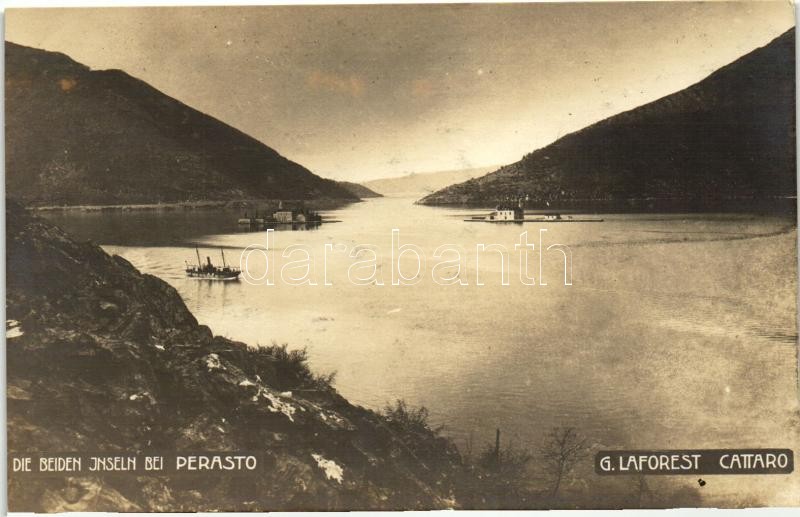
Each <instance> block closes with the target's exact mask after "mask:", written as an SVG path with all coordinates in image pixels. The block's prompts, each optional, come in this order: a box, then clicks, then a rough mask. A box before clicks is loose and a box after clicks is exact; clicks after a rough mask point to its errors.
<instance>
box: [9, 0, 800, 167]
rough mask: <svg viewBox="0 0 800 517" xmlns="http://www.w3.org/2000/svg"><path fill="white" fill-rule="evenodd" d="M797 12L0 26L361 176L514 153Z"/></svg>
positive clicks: (726, 8)
mask: <svg viewBox="0 0 800 517" xmlns="http://www.w3.org/2000/svg"><path fill="white" fill-rule="evenodd" d="M793 25H794V14H793V11H792V7H791V5H790V3H789V2H787V1H783V2H756V3H716V2H715V3H705V4H698V3H677V2H669V3H666V2H665V3H636V4H633V3H626V4H624V3H614V4H502V5H486V4H483V5H438V6H431V5H427V6H414V5H404V6H396V5H395V6H348V7H338V6H324V7H319V6H294V7H276V6H272V7H236V8H231V7H225V8H189V7H182V8H181V7H179V8H133V9H130V8H127V9H122V8H107V9H61V10H50V9H47V10H43V9H30V10H19V9H17V10H11V11H7V12H6V39H8V40H9V41H14V42H16V43H21V44H24V45H30V46H33V47H39V48H44V49H47V50H56V51H60V52H64V53H66V54H68V55H69V56H71V57H72V58H74V59H75V60H77V61H80V62H82V63H84V64H86V65H89V66H90V67H92V68H96V69H102V68H120V69H122V70H125V71H126V72H128V73H129V74H131V75H133V76H135V77H138V78H140V79H143V80H145V81H147V82H148V83H150V84H151V85H153V86H155V87H156V88H158V89H160V90H161V91H163V92H165V93H166V94H168V95H171V96H173V97H176V98H178V99H180V100H181V101H183V102H185V103H187V104H189V105H190V106H192V107H194V108H197V109H199V110H201V111H203V112H206V113H209V114H211V115H213V116H215V117H217V118H219V119H221V120H223V121H225V122H227V123H229V124H231V125H233V126H235V127H237V128H239V129H241V130H243V131H245V132H246V133H249V134H250V135H252V136H254V137H255V138H258V139H260V140H262V141H263V142H264V143H266V144H267V145H269V146H271V147H273V148H275V149H276V150H278V151H279V152H280V153H281V154H283V155H284V156H287V157H289V158H290V159H293V160H295V161H297V162H299V163H301V164H303V165H305V166H307V167H309V168H310V169H311V170H313V171H314V172H316V173H318V174H321V175H323V176H328V177H334V178H337V179H352V180H364V179H370V178H375V177H381V176H392V175H400V174H404V173H407V172H412V171H414V172H424V171H434V170H447V169H458V168H468V167H478V166H484V165H494V164H504V163H511V162H514V161H516V160H518V159H519V158H520V157H521V156H522V155H523V154H525V153H527V152H529V151H532V150H534V149H536V148H538V147H541V146H543V145H545V144H547V143H549V142H551V141H553V140H555V139H556V138H558V137H559V136H562V135H564V134H565V133H568V132H571V131H574V130H576V129H579V128H581V127H583V126H586V125H588V124H590V123H592V122H595V121H597V120H599V119H602V118H605V117H607V116H609V115H612V114H614V113H618V112H620V111H624V110H627V109H630V108H633V107H635V106H638V105H640V104H643V103H645V102H647V101H650V100H654V99H656V98H658V97H661V96H663V95H665V94H668V93H672V92H674V91H677V90H679V89H681V88H683V87H685V86H688V85H689V84H692V83H694V82H697V81H698V80H700V79H702V78H703V77H704V76H706V75H708V74H709V73H710V72H712V71H713V70H715V69H716V68H719V67H720V66H722V65H725V64H727V63H728V62H730V61H733V60H734V59H736V58H737V57H739V56H741V55H743V54H745V53H747V52H749V51H750V50H753V49H754V48H756V47H759V46H762V45H764V44H766V43H768V42H769V41H770V40H772V39H773V38H775V37H776V36H778V35H779V34H781V33H783V32H784V31H786V30H787V29H788V28H789V27H791V26H793Z"/></svg>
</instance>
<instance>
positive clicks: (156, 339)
mask: <svg viewBox="0 0 800 517" xmlns="http://www.w3.org/2000/svg"><path fill="white" fill-rule="evenodd" d="M6 217H7V246H8V249H7V268H8V269H7V271H8V276H7V279H8V290H7V319H8V321H7V336H8V347H7V361H8V447H9V452H10V453H12V454H14V453H17V454H19V453H24V452H42V451H47V452H75V451H78V452H103V453H107V454H113V453H121V452H126V453H141V452H143V451H150V450H161V451H220V452H222V451H244V450H247V451H252V452H254V453H258V454H259V455H260V457H262V458H264V461H265V462H266V463H267V465H266V468H265V469H264V470H263V471H261V473H260V475H259V476H253V475H244V474H238V475H237V474H231V473H224V474H214V475H208V476H194V477H191V478H181V477H177V476H174V477H170V476H132V475H129V476H123V475H108V476H80V477H68V476H63V477H58V476H56V477H41V478H28V477H24V476H20V475H14V474H13V473H12V474H11V475H10V479H9V507H10V509H11V510H12V511H37V512H56V511H214V510H229V511H237V510H238V511H243V510H247V511H277V510H354V509H376V510H377V509H433V508H451V507H457V506H458V502H457V499H458V497H457V495H456V493H457V492H458V486H459V479H460V478H461V476H462V475H463V468H462V465H461V458H460V456H459V454H458V452H457V450H456V449H455V447H454V446H453V445H452V444H451V443H450V442H449V441H447V440H445V439H444V438H441V437H439V436H437V434H436V433H435V432H434V431H431V430H430V429H429V428H427V427H425V426H422V427H417V428H413V429H412V428H407V427H402V426H398V425H396V422H393V421H392V420H391V419H389V418H387V417H386V416H385V415H381V414H378V413H376V412H373V411H370V410H367V409H364V408H361V407H357V406H353V405H352V404H350V403H349V402H347V401H346V400H345V399H344V398H342V397H341V396H340V395H339V394H338V393H337V392H336V391H335V389H334V388H332V387H331V385H330V383H329V379H326V378H324V377H320V376H317V375H314V374H313V373H312V372H311V371H310V370H309V369H308V367H307V366H306V364H305V355H304V354H303V353H302V352H300V351H294V352H292V351H289V350H287V349H286V348H285V347H267V348H251V347H249V346H248V345H246V344H244V343H240V342H235V341H231V340H229V339H225V338H222V337H219V336H214V335H213V334H212V332H211V331H210V330H209V328H208V327H206V326H203V325H199V324H198V323H197V321H196V319H195V318H194V316H192V314H191V313H190V312H189V310H188V309H187V308H186V306H185V304H184V303H183V301H182V300H181V298H180V296H179V295H178V293H177V291H175V289H174V288H172V287H171V286H169V285H168V284H167V283H165V282H163V281H161V280H159V279H158V278H156V277H153V276H151V275H146V274H141V273H140V272H139V271H137V270H136V269H135V268H134V267H133V266H132V265H131V264H130V263H128V262H127V261H126V260H124V259H123V258H121V257H118V256H109V255H108V254H106V253H105V252H104V251H103V250H102V249H100V248H99V247H98V246H95V245H93V244H89V243H76V242H74V241H72V240H71V239H70V238H69V237H68V236H67V235H66V234H65V233H64V232H63V231H61V230H60V229H59V228H57V227H55V226H53V225H52V224H50V223H48V222H45V221H44V220H42V219H39V218H38V217H35V216H33V215H31V214H30V213H29V212H28V211H26V210H25V209H24V208H22V207H20V206H19V205H16V204H15V203H13V202H11V201H7V210H6ZM9 321H10V322H11V327H12V328H11V330H8V322H9ZM333 465H335V466H336V469H334V470H336V474H337V475H334V476H331V475H330V473H331V471H330V469H331V468H332V466H333Z"/></svg>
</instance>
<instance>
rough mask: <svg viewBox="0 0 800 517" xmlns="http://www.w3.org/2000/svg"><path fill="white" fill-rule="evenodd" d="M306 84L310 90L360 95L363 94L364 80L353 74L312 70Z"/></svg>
mask: <svg viewBox="0 0 800 517" xmlns="http://www.w3.org/2000/svg"><path fill="white" fill-rule="evenodd" d="M306 84H307V85H308V86H309V87H310V88H311V89H312V90H318V91H329V92H334V93H341V94H344V95H350V96H351V97H361V96H362V95H364V91H365V90H366V86H365V85H364V81H363V80H362V79H361V78H360V77H357V76H355V75H350V76H349V77H345V76H343V75H340V74H337V73H332V72H323V71H321V70H314V71H313V72H311V73H309V74H308V77H307V78H306Z"/></svg>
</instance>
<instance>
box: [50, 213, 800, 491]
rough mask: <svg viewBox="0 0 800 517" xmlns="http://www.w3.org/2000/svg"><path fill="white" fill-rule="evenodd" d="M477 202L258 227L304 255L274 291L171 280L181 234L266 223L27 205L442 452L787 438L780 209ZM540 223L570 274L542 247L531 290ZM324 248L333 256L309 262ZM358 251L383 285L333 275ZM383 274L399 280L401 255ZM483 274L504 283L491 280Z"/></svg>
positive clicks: (791, 425)
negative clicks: (440, 254) (485, 248)
mask: <svg viewBox="0 0 800 517" xmlns="http://www.w3.org/2000/svg"><path fill="white" fill-rule="evenodd" d="M480 212H481V211H468V210H464V209H458V210H453V209H441V208H431V207H423V206H416V205H413V200H412V199H392V198H383V199H375V200H369V201H366V202H363V203H357V204H353V205H350V206H348V207H345V208H343V209H341V210H336V211H331V212H328V213H327V214H325V215H327V216H329V217H331V218H334V219H338V220H341V221H342V222H341V223H334V224H326V225H323V226H321V227H320V228H318V229H314V230H309V231H285V232H276V233H275V234H274V237H275V238H274V248H275V250H276V256H275V258H274V260H275V262H276V264H274V265H275V266H277V268H280V267H282V266H284V265H285V264H286V263H287V262H289V261H290V260H297V259H299V258H301V256H302V255H303V254H302V253H300V252H297V254H295V255H293V256H292V257H289V258H284V257H282V256H281V253H282V252H283V251H285V250H286V249H287V247H289V246H304V247H305V249H306V250H307V251H308V253H309V256H310V259H311V261H312V262H313V264H314V275H313V278H314V280H315V281H316V283H317V285H301V286H293V285H287V284H286V283H285V282H282V281H281V280H280V275H279V273H278V277H277V278H276V281H275V284H276V285H271V286H268V285H253V284H252V283H249V282H246V281H240V282H210V281H199V280H193V279H188V278H186V277H184V275H183V266H184V261H194V260H196V259H195V252H194V248H193V246H194V244H195V243H197V244H199V245H200V247H201V252H202V253H203V255H204V256H206V255H209V256H211V258H212V260H214V261H215V262H218V261H219V260H220V259H219V249H218V248H224V249H225V254H226V258H227V259H228V261H229V262H232V263H237V264H238V263H239V261H240V258H241V256H242V252H243V250H244V249H245V248H246V247H247V246H249V245H254V244H257V245H265V244H266V232H257V233H243V232H239V231H237V228H236V225H235V220H236V218H237V217H239V216H240V214H239V213H238V212H232V211H227V212H226V211H202V212H199V211H198V212H128V213H102V214H99V213H77V212H76V213H71V212H66V213H51V214H47V217H49V218H51V219H53V220H55V221H56V222H57V223H58V224H60V225H62V227H64V228H65V229H66V230H67V231H70V232H72V233H73V234H75V235H77V236H78V237H80V238H90V239H93V240H95V241H96V242H98V243H99V244H102V245H103V246H104V248H105V249H106V250H107V251H109V252H112V253H116V254H119V255H121V256H123V257H125V258H126V259H128V260H129V261H131V262H132V263H133V264H134V265H135V266H136V267H138V268H139V269H141V270H142V271H144V272H147V273H151V274H154V275H157V276H159V277H161V278H162V279H164V280H166V281H167V282H169V283H170V284H171V285H173V286H174V287H175V288H176V289H178V291H179V292H180V294H181V296H182V297H183V298H184V300H185V301H186V303H187V305H188V306H189V308H190V309H191V310H192V311H193V312H194V314H195V315H196V316H197V318H198V320H199V321H200V322H201V323H204V324H206V325H208V326H210V327H211V329H212V330H213V331H214V332H215V333H217V334H222V335H225V336H228V337H230V338H233V339H237V340H241V341H244V342H247V343H249V344H252V345H256V344H270V343H272V342H276V343H288V344H289V346H290V347H292V348H297V347H306V348H308V351H309V356H310V362H311V365H312V367H313V369H314V370H316V371H318V372H329V371H336V372H337V378H336V387H337V389H338V390H339V391H340V392H341V393H342V394H343V395H344V396H345V397H347V398H348V399H349V400H351V401H352V402H354V403H356V404H361V405H364V406H367V407H370V408H375V409H379V408H381V407H383V406H384V405H385V404H386V403H389V402H391V401H393V400H395V399H397V398H402V399H405V400H406V401H407V402H408V403H410V404H412V405H425V406H426V407H428V409H429V410H430V413H431V419H432V420H433V422H434V423H436V424H442V425H444V426H445V432H446V433H447V434H449V435H450V436H452V437H454V439H455V440H456V442H457V443H458V445H459V446H460V447H462V449H466V448H467V447H466V445H467V444H468V443H470V442H471V443H472V444H473V448H474V449H479V448H481V447H482V446H483V445H484V444H485V443H487V442H489V441H491V440H492V439H493V437H494V429H495V428H500V429H501V430H502V432H503V440H504V442H505V443H508V441H510V442H512V443H513V444H514V445H515V446H517V447H522V448H529V449H531V450H535V449H536V448H537V447H538V446H539V444H540V443H541V441H542V438H543V436H544V434H545V433H546V432H547V431H548V430H549V429H550V428H551V427H553V426H574V427H576V428H577V429H578V430H579V431H580V432H581V434H583V435H584V436H587V437H589V439H590V441H591V442H592V443H593V444H595V445H596V447H597V448H600V447H602V448H623V447H626V448H642V449H670V448H722V447H755V446H758V447H796V446H798V445H799V443H798V438H797V426H798V418H797V376H796V338H797V327H796V319H795V293H796V290H797V284H796V280H795V279H796V267H795V264H796V230H795V227H794V222H793V221H792V220H787V219H780V218H768V217H756V216H747V215H708V214H704V215H674V214H672V215H607V216H605V221H604V222H602V223H570V224H553V223H549V224H548V223H528V224H525V225H513V224H511V225H492V224H485V223H467V222H463V221H462V219H464V218H465V217H468V216H469V215H473V214H475V213H480ZM540 228H541V229H546V230H547V232H545V233H544V237H543V239H544V244H545V246H547V245H549V244H554V243H560V244H564V245H566V246H568V247H569V248H570V249H571V252H572V285H567V286H565V285H564V271H563V268H564V263H563V256H562V255H561V254H560V253H557V252H555V251H550V252H547V253H545V257H544V260H543V263H542V270H543V273H544V275H543V278H544V280H545V281H546V282H547V284H548V285H546V286H542V285H534V286H529V285H522V283H521V282H520V280H519V269H520V264H519V262H518V260H519V259H518V253H517V252H515V251H514V244H515V243H517V242H519V239H520V233H521V232H523V231H526V230H527V232H528V235H529V237H528V240H529V242H535V243H536V251H535V252H534V253H532V254H531V263H530V264H529V266H530V269H529V271H531V272H532V273H533V275H534V276H535V277H537V282H538V280H539V278H538V277H539V270H538V267H539V266H538V261H537V260H538V249H539V243H538V239H539V229H540ZM392 229H398V230H399V232H400V242H401V243H413V244H415V245H417V246H419V247H420V248H421V250H422V251H423V254H424V255H425V256H426V257H427V263H426V264H425V267H424V268H422V271H421V279H420V282H419V283H418V284H417V285H411V286H392V285H390V283H391V270H392V261H391V256H392V234H391V231H392ZM481 243H482V244H486V245H490V244H500V245H503V246H505V247H506V248H507V249H508V250H509V251H510V260H509V263H508V264H505V265H503V266H502V267H501V262H500V260H499V256H498V255H497V254H495V253H492V252H486V253H483V254H480V255H479V254H478V252H477V251H476V245H477V244H481ZM326 244H330V245H332V246H333V249H334V250H336V251H335V252H333V253H328V254H327V256H326V251H325V250H326V248H325V245H326ZM446 244H454V245H459V246H461V247H462V248H463V250H464V252H463V256H464V257H465V265H466V269H463V268H462V270H461V272H460V275H459V278H461V279H462V280H463V281H464V282H465V283H466V284H467V285H451V286H441V285H438V284H437V283H435V282H433V280H432V279H431V277H430V275H431V269H432V268H433V266H434V264H436V263H437V262H438V260H436V259H434V258H433V255H434V250H436V248H438V247H439V246H442V245H446ZM366 245H371V246H372V249H373V250H374V252H375V255H376V257H377V259H378V262H379V264H380V265H379V267H378V270H377V271H378V274H379V275H380V277H381V279H382V281H383V285H379V284H380V282H378V283H371V284H370V285H354V284H353V283H352V282H351V281H349V279H348V273H347V271H348V268H349V267H350V266H351V265H352V264H353V262H354V261H355V260H356V259H355V258H351V257H349V256H348V254H349V253H350V252H351V251H352V250H363V249H364V248H365V246H366ZM342 250H345V252H343V251H342ZM369 256H370V254H369V252H363V251H362V253H361V255H359V257H360V259H364V258H365V257H369ZM446 258H452V255H449V256H447V257H446ZM249 265H250V268H251V271H252V272H253V274H254V276H256V277H258V276H260V275H261V274H262V273H264V266H265V262H264V259H263V255H260V254H254V255H251V259H250V262H249ZM326 266H327V267H326ZM402 268H403V271H404V273H406V274H407V275H409V276H414V275H411V274H410V273H413V272H414V271H415V270H416V266H415V263H414V261H413V260H412V257H411V256H410V255H409V254H405V255H404V256H403V260H402ZM503 268H506V269H507V270H508V271H506V273H507V275H508V283H509V285H501V278H502V273H501V270H502V269H503ZM279 271H280V269H278V272H279ZM293 271H295V272H297V271H298V270H293ZM360 271H361V272H362V273H363V272H364V271H365V270H360ZM447 272H448V274H450V273H451V272H452V273H454V272H455V268H450V269H448V270H447ZM326 275H327V276H326ZM326 279H327V280H328V282H329V283H332V284H333V285H324V284H325V280H326ZM479 279H480V281H481V282H482V283H483V284H484V285H479V282H478V280H479ZM589 463H591V462H589ZM534 470H535V469H534ZM796 479H797V478H796V477H795V476H789V477H787V478H783V479H781V480H778V481H777V482H776V480H775V479H770V480H764V479H763V478H762V479H753V478H748V479H746V480H743V479H742V478H738V479H734V478H731V477H728V478H725V479H721V477H720V479H715V480H714V482H713V483H709V484H708V485H707V486H706V487H704V489H703V490H704V492H703V495H704V497H705V498H706V501H708V502H709V503H710V504H713V501H715V500H718V499H720V498H727V499H728V504H731V501H730V498H731V497H739V498H741V500H742V501H756V502H763V503H771V504H781V503H783V504H788V503H789V502H792V501H793V500H792V499H791V498H792V497H794V498H795V499H796V496H793V495H792V493H794V494H797V493H800V492H799V491H798V484H797V482H796V481H795V480H796ZM598 482H600V481H598ZM602 482H603V483H613V482H616V481H610V480H607V479H606V480H603V481H602ZM658 482H659V483H666V482H668V481H663V480H659V481H658ZM669 482H685V483H687V486H688V484H692V483H694V482H695V480H694V479H688V480H686V479H683V480H680V481H675V480H672V481H669ZM748 498H749V499H748ZM794 502H795V503H796V501H794Z"/></svg>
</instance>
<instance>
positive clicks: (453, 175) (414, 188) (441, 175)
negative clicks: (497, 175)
mask: <svg viewBox="0 0 800 517" xmlns="http://www.w3.org/2000/svg"><path fill="white" fill-rule="evenodd" d="M496 169H497V166H492V167H475V168H470V169H457V170H448V171H436V172H418V173H411V174H407V175H405V176H395V177H392V178H380V179H377V180H370V181H365V182H364V183H363V184H364V185H365V186H367V187H369V188H370V189H372V190H374V191H375V192H380V193H381V194H384V195H387V196H402V195H415V194H416V195H421V194H425V193H430V192H434V191H436V190H439V189H441V188H444V187H446V186H448V185H452V184H453V183H460V182H462V181H466V180H468V179H472V178H476V177H478V176H483V175H484V174H486V173H487V172H492V171H493V170H496Z"/></svg>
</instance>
